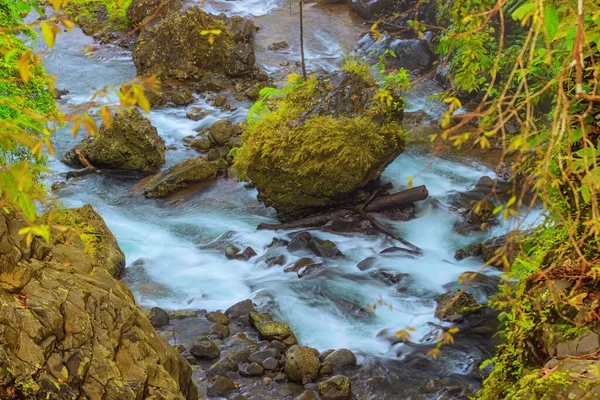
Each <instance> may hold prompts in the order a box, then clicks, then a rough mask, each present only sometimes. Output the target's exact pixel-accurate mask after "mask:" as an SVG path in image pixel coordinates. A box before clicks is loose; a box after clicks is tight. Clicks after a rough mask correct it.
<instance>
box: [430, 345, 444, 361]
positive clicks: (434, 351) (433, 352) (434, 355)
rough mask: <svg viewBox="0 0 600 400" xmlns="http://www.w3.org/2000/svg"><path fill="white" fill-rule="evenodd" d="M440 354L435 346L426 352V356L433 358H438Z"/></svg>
mask: <svg viewBox="0 0 600 400" xmlns="http://www.w3.org/2000/svg"><path fill="white" fill-rule="evenodd" d="M441 356H442V352H441V351H440V349H438V348H437V347H436V348H435V349H431V350H429V351H428V352H427V357H432V358H433V359H434V360H436V359H438V358H440V357H441Z"/></svg>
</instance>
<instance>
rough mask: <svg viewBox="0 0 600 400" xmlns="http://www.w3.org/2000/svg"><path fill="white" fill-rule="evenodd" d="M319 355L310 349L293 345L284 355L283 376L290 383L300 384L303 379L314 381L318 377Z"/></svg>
mask: <svg viewBox="0 0 600 400" xmlns="http://www.w3.org/2000/svg"><path fill="white" fill-rule="evenodd" d="M319 366H320V364H319V355H318V352H317V354H315V351H313V349H311V348H310V347H303V346H298V345H294V346H292V347H290V349H289V350H288V351H287V353H286V357H285V374H286V375H287V376H288V378H289V379H290V380H291V381H295V382H302V380H303V379H304V377H308V378H309V379H316V378H317V376H318V375H319Z"/></svg>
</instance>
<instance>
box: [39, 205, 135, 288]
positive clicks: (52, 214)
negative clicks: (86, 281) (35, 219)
mask: <svg viewBox="0 0 600 400" xmlns="http://www.w3.org/2000/svg"><path fill="white" fill-rule="evenodd" d="M42 219H43V220H44V222H45V223H47V224H48V225H50V226H52V227H55V230H54V231H53V232H52V240H53V242H54V244H61V243H62V244H66V243H69V241H70V240H72V236H73V235H76V236H77V237H78V238H79V239H80V240H81V242H82V243H83V246H84V249H85V252H86V253H87V255H88V256H90V258H91V260H92V264H93V265H94V266H96V267H102V268H106V269H107V270H108V271H109V273H111V274H112V275H113V276H118V275H119V273H120V272H121V270H122V268H123V267H124V266H125V255H124V254H123V252H122V251H121V249H120V248H119V245H118V243H117V240H116V239H115V238H114V236H113V235H112V233H111V232H110V230H109V229H108V226H107V225H106V223H105V222H104V220H103V219H102V217H101V216H100V214H98V213H97V212H96V211H95V210H94V209H93V208H92V206H90V205H85V206H83V207H80V208H62V207H57V208H53V209H51V210H49V211H47V212H46V214H45V215H44V216H43V218H42Z"/></svg>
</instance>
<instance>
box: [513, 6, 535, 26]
mask: <svg viewBox="0 0 600 400" xmlns="http://www.w3.org/2000/svg"><path fill="white" fill-rule="evenodd" d="M534 10H535V4H533V3H525V4H523V5H522V6H521V7H519V8H517V9H516V10H515V12H513V14H512V17H513V19H514V20H515V21H521V22H522V23H525V21H527V18H529V17H530V16H531V15H532V14H533V11H534Z"/></svg>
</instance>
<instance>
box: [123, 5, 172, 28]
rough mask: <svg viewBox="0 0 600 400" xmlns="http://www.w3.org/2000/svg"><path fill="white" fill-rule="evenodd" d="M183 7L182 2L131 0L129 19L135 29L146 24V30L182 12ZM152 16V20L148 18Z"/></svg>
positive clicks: (128, 8)
mask: <svg viewBox="0 0 600 400" xmlns="http://www.w3.org/2000/svg"><path fill="white" fill-rule="evenodd" d="M182 5H183V4H182V3H181V0H131V3H130V4H129V7H127V18H128V19H129V22H130V23H131V25H133V26H135V27H137V26H140V25H142V23H144V29H146V28H148V27H151V26H153V25H155V24H156V23H158V22H159V21H160V20H161V19H162V18H165V17H167V16H168V15H170V14H172V13H175V12H177V11H179V10H181V7H182ZM150 16H152V18H148V17H150ZM146 18H148V19H147V20H146Z"/></svg>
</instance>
